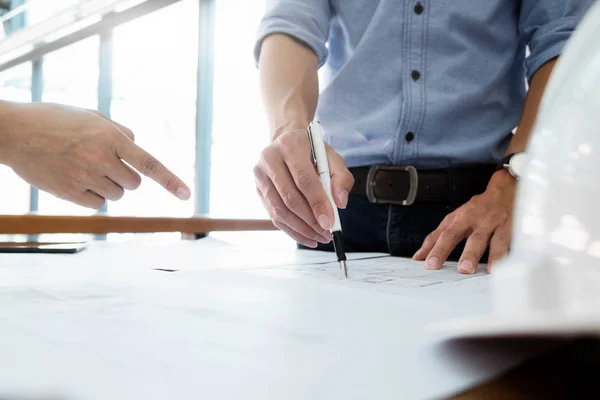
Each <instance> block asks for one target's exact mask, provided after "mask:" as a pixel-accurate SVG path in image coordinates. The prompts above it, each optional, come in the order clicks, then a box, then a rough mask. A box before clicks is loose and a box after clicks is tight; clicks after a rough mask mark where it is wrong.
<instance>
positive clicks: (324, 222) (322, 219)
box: [319, 214, 331, 231]
mask: <svg viewBox="0 0 600 400" xmlns="http://www.w3.org/2000/svg"><path fill="white" fill-rule="evenodd" d="M319 225H321V228H323V229H325V230H327V231H328V230H329V229H330V228H331V221H330V220H329V218H327V215H325V214H321V215H319Z"/></svg>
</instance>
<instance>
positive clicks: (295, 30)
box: [254, 17, 329, 68]
mask: <svg viewBox="0 0 600 400" xmlns="http://www.w3.org/2000/svg"><path fill="white" fill-rule="evenodd" d="M275 33H281V34H285V35H288V36H291V37H293V38H294V39H296V40H299V41H300V42H302V43H304V44H305V45H307V46H308V47H309V48H310V49H312V51H313V52H314V53H315V54H316V55H317V57H318V59H319V68H320V67H322V66H323V65H324V64H325V62H326V61H327V56H328V55H329V51H328V50H327V46H326V45H325V44H326V41H327V40H323V38H321V37H319V36H317V35H315V34H313V33H311V32H310V31H308V30H306V29H303V28H302V27H300V26H298V25H296V24H294V23H292V22H289V21H287V20H285V19H282V18H277V17H272V18H267V19H265V20H263V21H262V23H261V25H260V28H259V31H258V35H257V39H256V45H255V46H254V63H255V64H256V66H258V60H259V58H260V51H261V47H262V43H263V41H264V40H265V39H266V38H267V36H270V35H272V34H275Z"/></svg>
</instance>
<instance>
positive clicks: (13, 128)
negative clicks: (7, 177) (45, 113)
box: [0, 101, 19, 166]
mask: <svg viewBox="0 0 600 400" xmlns="http://www.w3.org/2000/svg"><path fill="white" fill-rule="evenodd" d="M18 110H19V105H18V104H17V103H13V102H9V101H0V121H1V123H0V164H4V165H7V166H10V165H11V160H12V159H13V158H14V156H15V152H16V150H17V147H18V146H17V141H18V140H17V139H18V136H19V134H18V132H17V130H18V128H17V125H18V120H17V117H18V115H19V111H18Z"/></svg>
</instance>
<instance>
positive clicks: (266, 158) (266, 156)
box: [259, 145, 277, 165]
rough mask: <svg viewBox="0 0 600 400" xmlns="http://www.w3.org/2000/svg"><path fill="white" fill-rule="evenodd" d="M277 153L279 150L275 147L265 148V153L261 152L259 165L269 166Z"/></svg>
mask: <svg viewBox="0 0 600 400" xmlns="http://www.w3.org/2000/svg"><path fill="white" fill-rule="evenodd" d="M276 152H277V149H276V148H275V147H274V146H273V145H271V146H268V147H266V148H264V149H263V151H261V152H260V158H259V165H260V164H264V165H268V164H269V163H270V162H271V160H272V159H273V157H274V156H275V153H276Z"/></svg>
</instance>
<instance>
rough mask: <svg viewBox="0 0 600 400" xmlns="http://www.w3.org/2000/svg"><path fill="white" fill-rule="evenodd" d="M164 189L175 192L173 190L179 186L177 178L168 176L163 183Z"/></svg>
mask: <svg viewBox="0 0 600 400" xmlns="http://www.w3.org/2000/svg"><path fill="white" fill-rule="evenodd" d="M165 186H166V189H167V190H168V191H169V192H172V193H175V191H176V190H177V189H178V188H179V186H180V185H179V180H178V179H176V178H169V179H168V180H167V183H166V184H165Z"/></svg>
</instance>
